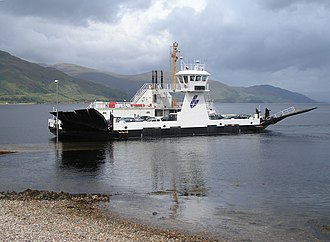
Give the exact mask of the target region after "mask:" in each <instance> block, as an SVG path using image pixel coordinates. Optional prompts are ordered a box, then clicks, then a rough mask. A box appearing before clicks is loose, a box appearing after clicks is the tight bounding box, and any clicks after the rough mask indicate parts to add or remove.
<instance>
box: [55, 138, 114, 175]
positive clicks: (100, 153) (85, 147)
mask: <svg viewBox="0 0 330 242" xmlns="http://www.w3.org/2000/svg"><path fill="white" fill-rule="evenodd" d="M57 145H58V147H57ZM54 147H55V154H56V161H57V163H58V167H59V168H60V169H63V170H70V171H72V172H77V173H90V174H95V175H97V174H99V173H101V172H102V170H103V169H104V166H105V163H106V162H113V155H112V154H113V151H112V143H110V142H68V141H66V142H65V141H61V142H59V143H58V144H56V143H55V144H54Z"/></svg>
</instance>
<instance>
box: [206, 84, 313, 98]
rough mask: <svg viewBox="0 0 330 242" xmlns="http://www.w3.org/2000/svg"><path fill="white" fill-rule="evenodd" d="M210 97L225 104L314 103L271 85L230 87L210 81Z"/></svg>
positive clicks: (299, 95)
mask: <svg viewBox="0 0 330 242" xmlns="http://www.w3.org/2000/svg"><path fill="white" fill-rule="evenodd" d="M210 89H211V93H210V96H211V97H212V99H213V100H214V101H218V102H227V103H315V102H317V101H315V100H312V99H310V98H308V97H306V96H304V95H302V94H299V93H296V92H291V91H288V90H285V89H282V88H279V87H274V86H271V85H257V86H251V87H231V86H228V85H226V84H223V83H221V82H218V81H210Z"/></svg>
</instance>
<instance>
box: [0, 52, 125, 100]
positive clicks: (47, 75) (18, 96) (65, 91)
mask: <svg viewBox="0 0 330 242" xmlns="http://www.w3.org/2000/svg"><path fill="white" fill-rule="evenodd" d="M54 80H59V84H58V85H59V101H60V102H83V101H91V100H94V99H104V100H109V98H113V99H114V100H115V99H122V98H127V94H125V93H124V92H121V91H120V90H116V89H115V88H111V87H109V86H104V85H100V84H98V83H94V82H92V81H87V80H83V79H78V78H75V77H72V76H69V75H67V74H65V73H63V72H61V71H59V70H57V69H55V68H52V67H44V66H40V65H38V64H34V63H30V62H28V61H25V60H22V59H19V58H17V57H15V56H12V55H10V54H9V53H7V52H4V51H0V102H2V103H3V102H9V103H10V102H15V103H30V102H32V103H45V102H55V101H56V84H55V82H54Z"/></svg>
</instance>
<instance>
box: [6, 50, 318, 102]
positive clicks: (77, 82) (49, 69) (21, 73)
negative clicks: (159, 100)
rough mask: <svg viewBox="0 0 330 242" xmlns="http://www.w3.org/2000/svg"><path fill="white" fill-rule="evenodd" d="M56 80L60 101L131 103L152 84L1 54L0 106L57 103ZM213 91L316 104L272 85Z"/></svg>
mask: <svg viewBox="0 0 330 242" xmlns="http://www.w3.org/2000/svg"><path fill="white" fill-rule="evenodd" d="M159 79H160V77H159V76H158V80H159ZM170 79H171V78H170V74H169V72H164V80H165V83H166V82H167V83H168V81H166V80H170ZM54 80H59V84H58V87H59V101H60V102H84V101H88V102H90V101H93V100H95V99H97V100H124V99H126V100H129V99H130V98H131V97H132V96H133V95H134V94H135V93H136V91H137V90H138V89H139V88H140V87H141V86H142V85H143V84H144V83H146V82H150V81H151V72H147V73H142V74H138V75H122V74H116V73H112V72H104V71H99V70H95V69H92V68H88V67H83V66H78V65H74V64H67V63H65V64H56V65H53V66H46V65H42V64H40V65H39V64H35V63H30V62H28V61H25V60H22V59H19V58H17V57H15V56H12V55H10V54H9V53H7V52H4V51H0V103H1V102H2V103H4V102H21V103H26V102H33V103H45V102H56V84H55V83H54ZM159 81H160V80H159ZM210 89H211V92H210V97H211V98H212V99H213V100H215V101H218V102H256V103H262V102H277V103H283V102H287V103H289V102H291V103H297V102H304V103H307V102H315V101H314V100H312V99H309V98H308V97H306V96H304V95H301V94H299V93H295V92H290V91H288V90H285V89H281V88H278V87H273V86H270V85H259V86H252V87H231V86H228V85H226V84H224V83H221V82H218V81H215V80H210Z"/></svg>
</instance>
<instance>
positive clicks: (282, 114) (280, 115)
mask: <svg viewBox="0 0 330 242" xmlns="http://www.w3.org/2000/svg"><path fill="white" fill-rule="evenodd" d="M295 111H296V109H295V108H294V107H289V108H287V109H284V110H282V111H280V112H277V113H275V114H273V115H271V116H270V117H271V118H279V117H282V116H284V115H287V114H291V113H294V112H295Z"/></svg>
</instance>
